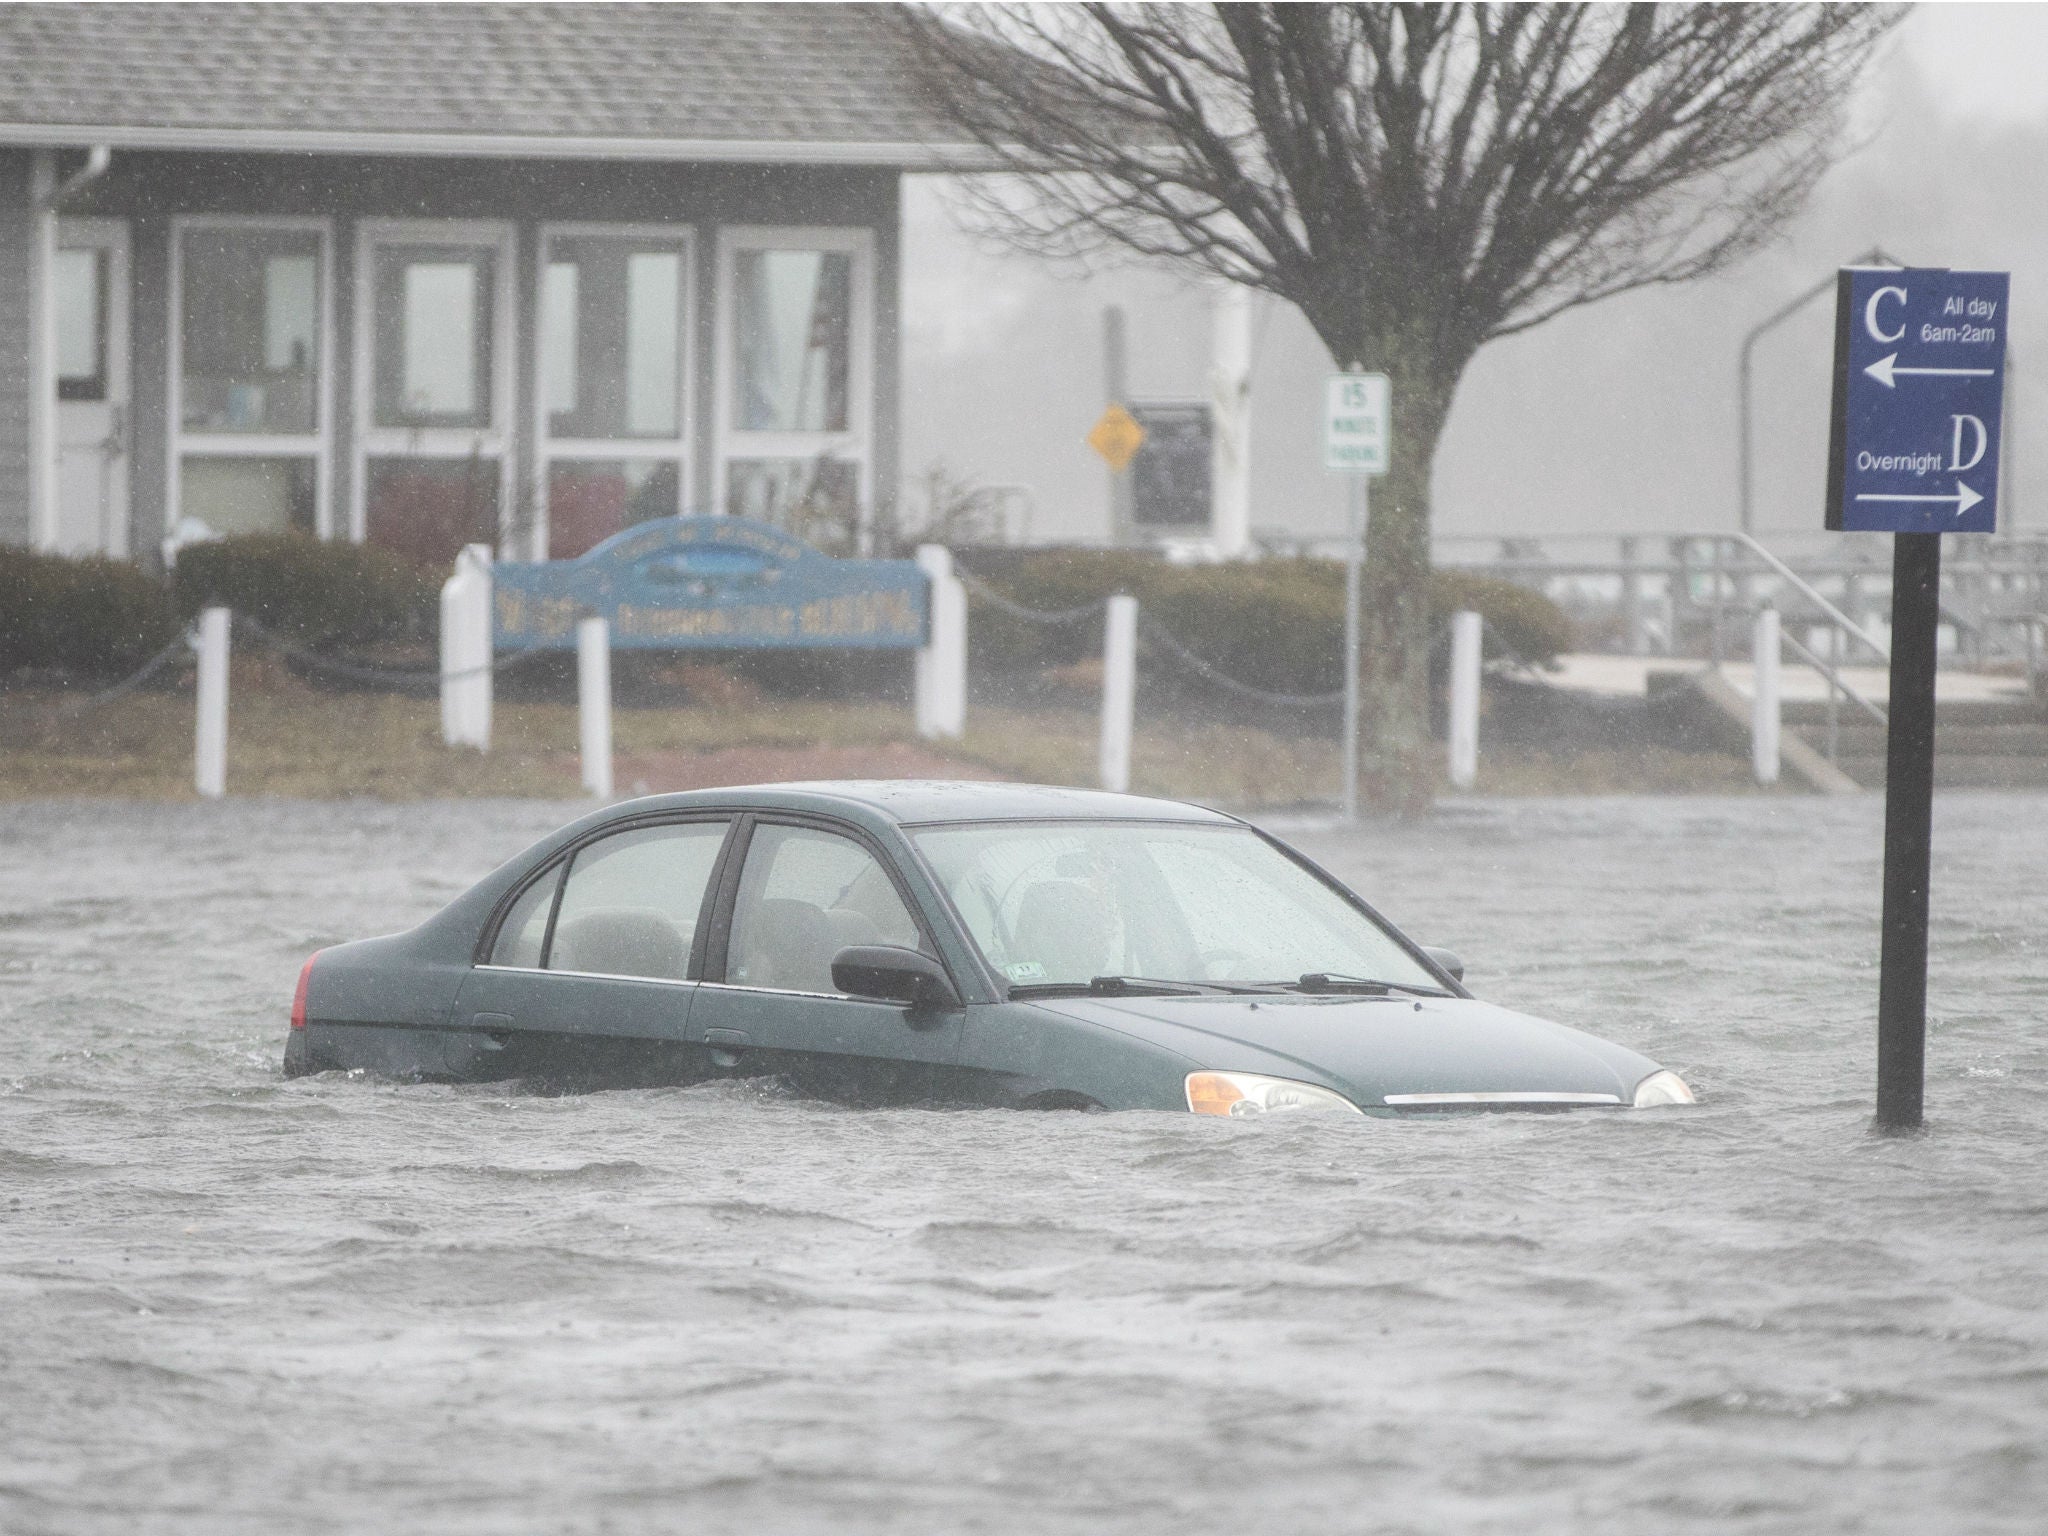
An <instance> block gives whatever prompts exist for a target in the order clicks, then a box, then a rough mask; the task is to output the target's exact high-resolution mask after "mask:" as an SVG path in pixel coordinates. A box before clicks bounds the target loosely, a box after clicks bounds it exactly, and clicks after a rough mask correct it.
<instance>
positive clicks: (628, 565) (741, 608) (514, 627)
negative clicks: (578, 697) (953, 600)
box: [491, 517, 928, 650]
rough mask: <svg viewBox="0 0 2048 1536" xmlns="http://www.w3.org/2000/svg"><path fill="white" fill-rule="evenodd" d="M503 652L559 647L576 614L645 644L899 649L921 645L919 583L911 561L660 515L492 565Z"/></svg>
mask: <svg viewBox="0 0 2048 1536" xmlns="http://www.w3.org/2000/svg"><path fill="white" fill-rule="evenodd" d="M491 584H492V608H493V630H494V642H495V644H496V645H497V646H498V648H499V649H501V650H527V649H531V648H536V647H538V648H542V649H553V648H563V649H566V648H568V647H571V646H573V645H575V643H576V623H577V621H578V620H579V619H588V618H602V619H607V620H609V621H610V623H611V642H612V644H613V645H615V646H622V647H637V648H640V649H644V650H655V649H660V650H714V649H715V650H731V649H742V648H778V649H800V648H825V649H895V650H906V649H911V648H913V647H917V646H921V645H923V644H924V643H925V626H926V613H927V600H926V594H927V586H928V583H927V579H926V577H925V574H924V572H923V571H922V570H920V569H919V568H918V566H917V563H916V562H915V561H911V560H834V559H832V558H831V557H830V556H828V555H822V554H820V553H819V552H818V551H817V550H815V549H813V548H811V546H810V545H808V544H806V543H804V542H803V540H801V539H796V538H792V537H791V536H790V535H788V534H786V533H784V532H783V531H782V530H781V529H779V528H775V527H772V526H770V525H769V524H767V523H758V522H754V521H753V520H751V519H749V518H744V517H665V518H660V519H658V520H656V521H654V522H649V523H639V524H636V525H635V526H634V527H631V528H628V529H627V530H626V531H625V532H623V533H618V534H614V535H613V536H612V537H611V538H609V539H606V540H605V541H604V542H603V543H602V544H600V545H598V546H597V547H596V548H595V549H592V550H591V551H589V553H587V554H583V555H579V556H577V558H575V559H574V560H547V561H541V562H537V563H532V564H520V563H516V562H512V563H506V564H502V565H498V566H495V567H493V568H492V571H491Z"/></svg>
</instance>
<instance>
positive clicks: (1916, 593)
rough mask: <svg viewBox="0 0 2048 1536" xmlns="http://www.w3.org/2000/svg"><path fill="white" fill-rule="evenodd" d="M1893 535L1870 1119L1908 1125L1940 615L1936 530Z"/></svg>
mask: <svg viewBox="0 0 2048 1536" xmlns="http://www.w3.org/2000/svg"><path fill="white" fill-rule="evenodd" d="M1893 537H1894V543H1893V547H1892V634H1891V641H1892V677H1891V684H1892V686H1891V710H1890V715H1891V725H1890V729H1889V732H1888V733H1887V740H1886V745H1885V781H1884V782H1885V789H1884V945H1883V950H1882V958H1881V959H1880V961H1879V970H1878V983H1877V1126H1878V1129H1879V1130H1883V1131H1910V1130H1917V1129H1918V1128H1919V1126H1920V1123H1921V1110H1922V1103H1923V1099H1924V1097H1925V1089H1926V1080H1927V878H1928V865H1929V854H1930V847H1931V843H1932V837H1933V818H1934V653H1935V644H1934V630H1935V625H1936V624H1937V623H1939V622H1940V618H1941V611H1940V608H1941V605H1940V598H1941V535H1940V534H1938V533H1901V534H1896V535H1894V536H1893Z"/></svg>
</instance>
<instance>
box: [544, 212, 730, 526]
mask: <svg viewBox="0 0 2048 1536" xmlns="http://www.w3.org/2000/svg"><path fill="white" fill-rule="evenodd" d="M557 238H562V239H570V240H579V239H582V240H587V239H598V240H605V239H617V240H648V241H660V242H661V243H663V244H664V245H673V246H674V247H675V249H676V251H677V252H678V253H679V254H680V255H681V257H682V260H683V313H682V323H681V324H680V325H679V326H678V327H677V328H676V330H677V335H676V345H677V346H678V347H679V348H680V349H681V355H680V356H679V357H678V358H677V360H676V370H677V371H676V388H677V398H676V435H675V437H674V438H673V439H669V438H654V437H621V438H609V437H559V438H558V437H554V436H551V435H550V434H549V432H548V416H549V415H550V412H549V410H548V400H547V382H548V381H547V356H546V351H547V348H546V341H545V338H544V337H543V335H542V333H541V328H542V326H544V325H545V324H546V316H545V315H544V314H543V313H542V308H541V306H542V304H543V303H544V302H545V296H546V293H547V280H548V260H549V252H550V251H551V250H552V249H553V247H554V242H555V240H556V239H557ZM539 250H540V255H539V258H538V260H537V261H536V262H535V263H534V273H533V281H534V295H533V304H534V315H535V323H534V334H533V472H534V474H535V476H536V477H538V479H539V484H538V485H537V486H536V487H535V494H534V524H533V548H532V550H531V551H530V552H529V553H528V555H527V558H528V559H532V560H545V559H547V557H548V539H549V537H550V529H551V527H552V521H551V516H550V508H549V506H548V497H549V495H550V494H551V491H552V485H553V466H554V461H555V460H557V459H641V460H656V461H659V462H662V463H672V464H674V465H675V466H676V485H677V487H678V489H677V492H676V510H677V511H679V512H688V511H690V510H691V508H690V499H691V494H690V471H691V468H692V466H693V464H694V455H693V454H692V453H691V451H690V446H691V442H692V440H693V438H694V437H695V431H694V424H695V422H696V419H697V416H696V407H697V392H696V375H695V373H694V372H693V371H692V368H693V365H694V363H695V354H696V347H695V345H694V341H695V337H696V330H697V302H698V299H697V231H696V226H694V225H691V224H588V223H578V224H543V225H541V227H540V246H539Z"/></svg>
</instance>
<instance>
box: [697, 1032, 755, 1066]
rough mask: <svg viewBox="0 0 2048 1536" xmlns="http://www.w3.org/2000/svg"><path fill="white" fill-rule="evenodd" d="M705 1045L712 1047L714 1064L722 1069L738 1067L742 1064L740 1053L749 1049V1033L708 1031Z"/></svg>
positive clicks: (705, 1033) (705, 1035) (705, 1034)
mask: <svg viewBox="0 0 2048 1536" xmlns="http://www.w3.org/2000/svg"><path fill="white" fill-rule="evenodd" d="M704 1043H705V1044H706V1045H708V1046H710V1047H711V1060H712V1063H713V1064H714V1065H716V1066H720V1067H736V1066H738V1065H739V1064H740V1052H741V1051H743V1050H745V1049H746V1048H747V1044H748V1042H747V1032H746V1031H745V1030H744V1029H707V1030H705V1031H704Z"/></svg>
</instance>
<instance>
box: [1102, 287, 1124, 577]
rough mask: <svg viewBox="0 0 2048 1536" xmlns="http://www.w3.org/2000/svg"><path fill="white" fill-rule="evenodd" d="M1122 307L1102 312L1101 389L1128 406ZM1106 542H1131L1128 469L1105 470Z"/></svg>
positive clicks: (1116, 402) (1113, 306)
mask: <svg viewBox="0 0 2048 1536" xmlns="http://www.w3.org/2000/svg"><path fill="white" fill-rule="evenodd" d="M1126 363H1127V355H1126V348H1125V341H1124V310H1123V306H1122V305H1121V304H1111V305H1109V306H1108V307H1107V308H1105V309H1104V310H1103V311H1102V391H1103V393H1104V394H1105V395H1107V396H1108V397H1109V402H1108V403H1109V404H1111V405H1122V406H1128V405H1129V404H1130V402H1129V400H1127V399H1126V398H1125V395H1126V392H1127V390H1128V388H1129V380H1128V378H1127V377H1126ZM1109 542H1110V543H1111V544H1112V545H1114V546H1115V547H1117V548H1118V549H1122V548H1123V547H1124V546H1125V545H1127V544H1129V543H1130V542H1131V477H1130V473H1129V471H1128V470H1118V469H1114V468H1113V469H1111V470H1110V472H1109Z"/></svg>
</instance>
